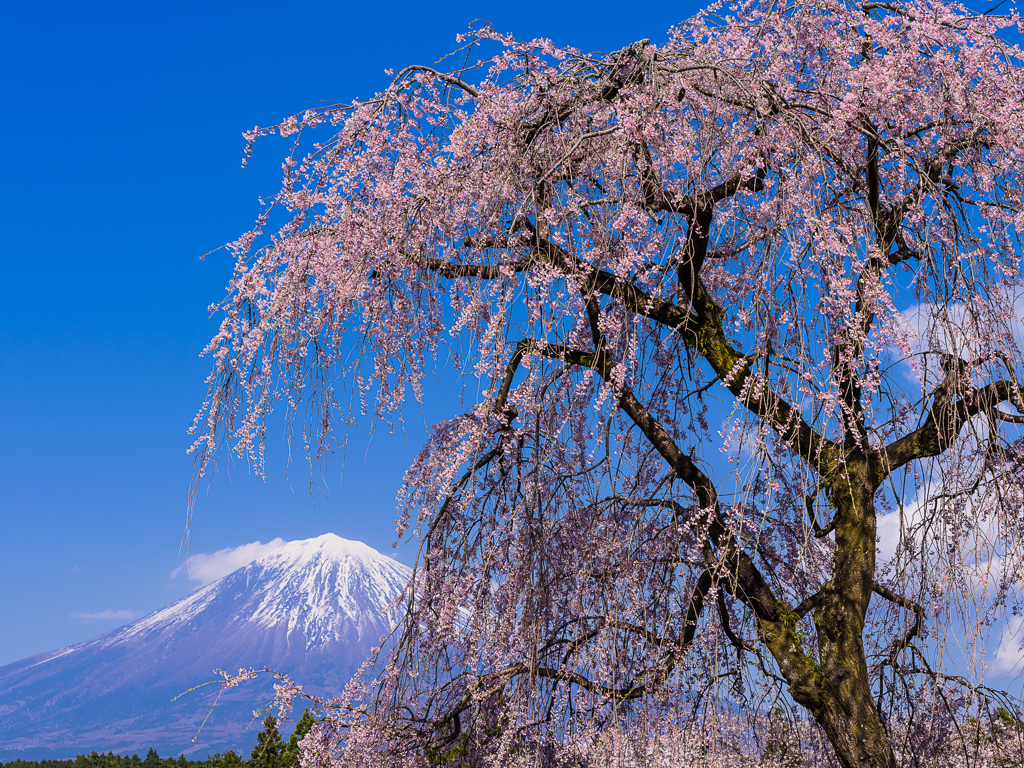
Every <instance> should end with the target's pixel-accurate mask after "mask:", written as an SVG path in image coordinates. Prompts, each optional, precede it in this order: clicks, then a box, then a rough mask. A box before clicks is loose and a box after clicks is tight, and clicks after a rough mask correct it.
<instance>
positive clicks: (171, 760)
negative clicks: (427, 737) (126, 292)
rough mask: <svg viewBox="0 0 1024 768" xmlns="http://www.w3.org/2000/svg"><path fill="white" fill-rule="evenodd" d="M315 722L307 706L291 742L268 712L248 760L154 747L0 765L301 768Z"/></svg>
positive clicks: (1, 767)
mask: <svg viewBox="0 0 1024 768" xmlns="http://www.w3.org/2000/svg"><path fill="white" fill-rule="evenodd" d="M315 722H316V720H315V719H314V718H313V716H312V715H311V714H310V713H309V710H308V709H307V710H306V711H305V712H303V713H302V717H301V718H300V719H299V722H298V723H296V724H295V731H294V732H293V733H292V735H291V736H290V737H289V739H288V741H284V740H283V739H282V738H281V734H280V732H279V731H278V729H277V718H276V717H274V716H273V715H268V716H267V718H266V719H265V720H264V721H263V730H262V731H260V732H259V734H257V736H256V746H254V747H253V748H252V752H251V753H250V754H249V759H248V760H243V759H242V757H241V755H239V754H238V753H237V752H235V750H233V749H230V750H228V751H227V752H223V753H221V752H217V753H215V754H212V755H209V756H207V758H206V759H205V760H190V759H188V758H187V757H185V756H184V755H180V756H178V757H167V758H164V757H160V755H158V754H157V752H156V750H155V749H153V748H152V747H151V748H150V750H149V752H148V753H146V757H145V759H143V758H140V757H139V756H138V754H134V755H132V756H131V757H128V756H126V755H115V754H114V753H113V752H107V753H106V754H105V755H104V754H100V753H97V752H96V751H93V752H92V754H89V755H79V756H78V757H76V758H75V759H74V760H11V761H10V762H8V763H4V762H2V761H0V768H298V765H299V742H300V741H302V737H303V736H305V735H306V734H307V733H308V732H309V729H310V728H311V727H312V726H313V723H315Z"/></svg>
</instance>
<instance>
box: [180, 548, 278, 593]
mask: <svg viewBox="0 0 1024 768" xmlns="http://www.w3.org/2000/svg"><path fill="white" fill-rule="evenodd" d="M287 543H288V542H286V541H285V540H284V539H282V538H281V537H280V536H279V537H277V538H276V539H273V540H271V541H268V542H267V543H266V544H264V543H263V542H262V541H253V542H250V543H249V544H241V545H239V546H237V547H226V548H225V549H218V550H217V551H216V552H209V553H200V554H197V555H191V556H190V557H189V558H188V560H187V561H186V562H185V564H184V565H179V566H178V567H177V568H175V569H174V570H173V571H171V578H172V579H175V578H177V577H178V576H185V577H186V578H188V579H189V580H190V581H191V582H192V584H194V585H195V586H197V587H201V586H204V585H206V584H212V583H213V582H215V581H217V579H221V578H223V577H225V576H227V575H228V574H229V573H231V572H232V571H237V570H238V569H239V568H241V567H242V566H243V565H248V564H249V563H251V562H252V561H253V560H256V559H258V558H260V557H263V556H264V555H269V554H270V553H271V552H273V551H274V550H275V549H278V548H280V547H283V546H284V545H285V544H287Z"/></svg>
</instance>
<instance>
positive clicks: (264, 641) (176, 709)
mask: <svg viewBox="0 0 1024 768" xmlns="http://www.w3.org/2000/svg"><path fill="white" fill-rule="evenodd" d="M410 573H411V572H410V569H409V568H407V567H406V566H404V565H402V564H400V563H397V562H395V561H394V560H392V559H391V558H389V557H386V556H384V555H382V554H380V553H379V552H377V551H376V550H374V549H372V548H370V547H368V546H366V545H365V544H363V543H361V542H357V541H348V540H346V539H342V538H340V537H338V536H335V535H334V534H330V533H329V534H325V535H323V536H320V537H319V538H315V539H307V540H305V541H293V542H291V543H288V544H285V545H283V546H282V547H280V548H279V549H276V550H274V551H273V552H271V553H270V554H269V555H266V556H265V557H262V558H260V559H258V560H256V561H254V562H252V563H250V564H249V565H246V566H244V567H242V568H239V569H238V570H237V571H235V572H234V573H231V574H229V575H228V576H225V577H224V578H223V579H221V580H220V581H217V582H214V583H213V584H209V585H208V586H205V587H203V588H201V589H199V590H197V591H196V592H193V593H192V594H191V595H189V596H187V597H185V598H182V599H181V600H178V601H177V602H175V603H172V604H171V605H169V606H167V607H166V608H163V609H161V610H159V611H156V612H155V613H152V614H150V615H149V616H145V617H143V618H141V619H139V620H138V621H135V622H133V623H132V624H128V625H127V626H124V627H121V628H120V629H117V630H114V631H112V632H108V633H107V634H105V635H101V636H99V637H97V638H94V639H92V640H89V641H87V642H84V643H79V644H78V645H73V646H70V647H68V648H62V649H60V650H57V651H53V652H51V653H44V654H40V655H38V656H32V657H30V658H27V659H23V660H21V661H18V662H15V663H14V664H9V665H7V666H5V667H0V760H10V759H14V758H16V757H24V758H33V757H38V758H41V757H74V755H75V754H76V753H77V752H82V751H87V752H88V751H91V750H93V749H95V750H98V751H106V750H113V751H115V752H126V751H127V752H132V751H136V750H139V749H141V750H145V749H147V748H149V747H151V746H152V747H154V748H156V750H157V751H158V752H159V753H160V754H161V755H165V756H166V755H177V754H180V753H182V752H184V753H185V754H190V755H196V756H197V757H205V755H206V754H208V753H209V754H212V753H213V752H216V751H226V750H228V749H235V750H236V751H242V750H245V749H248V748H249V747H251V745H252V743H253V742H255V738H256V732H257V731H258V730H259V729H260V724H259V722H258V721H257V722H252V721H253V718H252V711H253V710H254V709H256V708H258V707H260V706H263V705H264V704H266V703H267V702H268V700H269V698H270V695H271V694H270V691H271V688H272V683H273V680H272V679H271V678H270V677H269V676H264V679H263V680H260V679H257V680H254V681H248V682H246V683H243V684H242V685H241V686H240V687H239V688H237V689H232V690H229V691H226V692H225V693H224V694H223V695H222V696H221V698H220V701H219V702H218V703H217V706H216V707H215V708H214V709H213V711H212V714H211V706H212V705H213V702H214V700H215V699H216V698H217V695H218V694H219V693H220V692H221V686H220V685H217V684H214V685H207V686H205V687H202V688H199V689H198V690H197V691H194V692H192V693H189V694H186V695H185V696H182V697H181V698H179V699H177V701H173V702H172V699H174V697H176V696H178V695H179V694H181V693H183V692H185V691H187V690H188V689H190V688H192V687H194V686H196V685H199V684H201V683H204V682H207V681H211V680H215V679H217V677H218V676H217V675H216V673H215V672H214V670H215V669H223V670H226V671H229V672H235V671H237V670H238V669H240V668H242V667H245V668H262V667H270V668H272V669H275V670H277V671H279V672H284V673H286V674H288V675H290V676H291V677H292V679H293V680H295V681H296V682H299V683H301V684H303V686H304V687H307V688H309V689H311V690H313V691H314V692H317V693H320V692H325V691H340V689H341V688H342V687H343V686H344V685H345V683H346V682H348V680H349V679H350V678H351V676H352V674H353V673H354V672H355V671H356V670H357V669H358V667H359V666H360V664H362V662H363V661H364V660H365V659H366V658H367V657H368V655H369V653H370V650H371V648H372V647H374V646H377V645H380V644H381V640H382V638H383V637H385V636H387V635H388V634H389V633H390V632H391V629H392V627H393V624H394V619H395V617H394V616H393V615H389V614H388V606H389V605H390V604H391V602H392V601H393V600H394V599H395V597H396V596H398V595H400V594H401V593H402V592H403V591H404V589H405V587H406V585H407V583H408V581H409V576H410ZM208 714H209V715H210V716H209V719H208V720H207V722H206V725H205V726H203V728H202V731H201V732H200V730H199V729H200V725H201V724H202V723H203V720H204V718H206V717H207V715H208ZM300 714H301V713H300ZM250 726H251V727H250ZM197 732H198V736H197ZM193 738H195V741H194V742H193Z"/></svg>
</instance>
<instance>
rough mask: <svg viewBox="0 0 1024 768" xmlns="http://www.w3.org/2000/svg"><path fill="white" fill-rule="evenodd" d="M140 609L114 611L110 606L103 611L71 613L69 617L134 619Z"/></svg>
mask: <svg viewBox="0 0 1024 768" xmlns="http://www.w3.org/2000/svg"><path fill="white" fill-rule="evenodd" d="M141 615H142V611H115V610H113V609H112V608H107V610H105V611H98V612H97V613H72V614H71V618H73V619H81V620H82V621H108V620H110V619H120V620H122V621H123V620H126V619H134V618H136V617H137V616H141Z"/></svg>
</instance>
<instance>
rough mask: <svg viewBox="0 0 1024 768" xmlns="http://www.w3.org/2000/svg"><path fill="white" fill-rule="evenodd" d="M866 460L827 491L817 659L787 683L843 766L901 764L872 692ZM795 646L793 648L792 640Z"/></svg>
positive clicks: (871, 548) (870, 485)
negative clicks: (829, 547) (830, 516)
mask: <svg viewBox="0 0 1024 768" xmlns="http://www.w3.org/2000/svg"><path fill="white" fill-rule="evenodd" d="M873 469H874V468H873V467H872V464H871V462H870V461H869V460H862V462H851V463H850V464H849V465H848V466H847V468H846V472H845V477H843V478H842V479H841V480H837V481H836V482H835V484H834V486H833V487H832V488H831V489H830V490H829V491H828V497H829V499H830V501H831V502H832V504H833V505H834V506H835V524H836V527H835V540H836V549H835V555H834V558H833V571H832V573H833V577H832V580H831V581H829V582H827V583H826V584H825V585H824V586H823V587H822V589H821V591H820V592H819V596H818V600H817V603H816V605H815V609H814V626H815V629H816V631H817V636H818V653H819V659H820V667H818V666H817V665H813V664H812V665H811V667H812V669H813V673H811V674H808V673H807V667H806V666H802V665H795V666H791V667H790V672H791V674H790V675H787V678H788V679H789V681H790V691H791V692H792V694H793V697H794V698H795V699H796V701H797V702H798V703H800V704H802V705H803V706H805V707H806V708H807V709H808V710H810V712H811V713H812V714H813V715H814V718H815V720H816V721H817V723H818V724H819V725H820V726H821V727H822V728H823V729H824V731H825V733H826V735H827V736H828V738H829V741H831V742H832V746H833V747H834V748H835V751H836V755H837V756H838V758H839V762H840V763H841V764H842V765H843V766H844V768H896V756H895V754H894V753H893V750H892V746H891V745H890V743H889V739H888V737H887V736H886V734H885V730H884V728H883V727H882V721H881V718H880V716H879V713H878V709H877V707H876V704H875V700H874V697H873V695H872V693H871V681H870V679H869V677H868V668H867V658H866V656H865V654H864V641H863V632H864V623H865V619H866V617H867V609H868V604H869V603H870V601H871V596H872V590H873V585H874V575H875V529H876V521H875V508H874V495H875V490H876V488H877V483H876V482H874V480H875V479H876V478H875V477H873V476H872V475H873V474H877V473H875V472H873V471H872V470H873ZM790 650H793V649H792V648H790Z"/></svg>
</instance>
